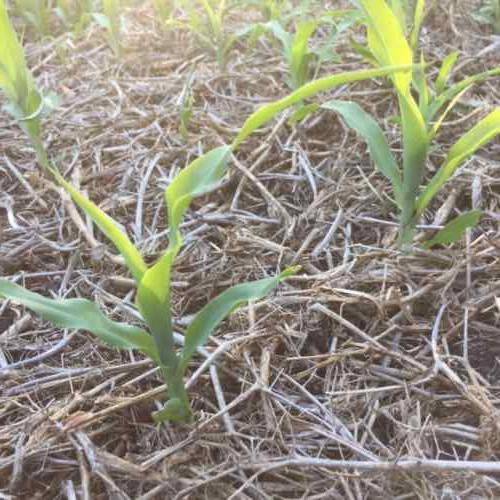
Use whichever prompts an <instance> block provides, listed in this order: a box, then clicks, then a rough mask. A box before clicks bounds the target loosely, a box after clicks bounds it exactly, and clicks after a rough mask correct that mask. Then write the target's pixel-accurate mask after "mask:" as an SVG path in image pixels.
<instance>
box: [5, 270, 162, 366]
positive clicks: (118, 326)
mask: <svg viewBox="0 0 500 500" xmlns="http://www.w3.org/2000/svg"><path fill="white" fill-rule="evenodd" d="M0 297H2V298H4V299H9V300H12V301H14V302H17V303H19V304H22V305H23V306H25V307H27V308H28V309H31V310H32V311H34V312H35V313H37V314H39V315H40V316H41V317H42V318H43V319H45V320H47V321H50V322H52V323H53V324H54V325H55V326H57V327H59V328H69V329H73V330H86V331H89V332H91V333H93V334H94V335H96V336H97V337H99V338H100V339H101V340H103V341H104V342H106V343H107V344H109V345H110V346H113V347H118V348H120V349H138V350H139V351H142V352H143V353H144V354H147V355H148V356H150V357H151V358H152V359H153V360H155V361H158V353H157V350H156V347H155V344H154V341H153V338H152V337H151V335H149V334H148V333H147V332H145V331H144V330H141V329H140V328H137V327H134V326H131V325H126V324H123V323H117V322H115V321H111V320H110V319H109V318H107V317H106V316H104V315H103V314H102V312H101V311H100V310H99V308H98V307H97V306H96V304H94V303H93V302H91V301H89V300H86V299H57V300H54V299H49V298H47V297H43V296H42V295H39V294H37V293H33V292H30V291H28V290H26V289H24V288H23V287H21V286H19V285H16V284H15V283H11V282H10V281H8V280H5V279H0Z"/></svg>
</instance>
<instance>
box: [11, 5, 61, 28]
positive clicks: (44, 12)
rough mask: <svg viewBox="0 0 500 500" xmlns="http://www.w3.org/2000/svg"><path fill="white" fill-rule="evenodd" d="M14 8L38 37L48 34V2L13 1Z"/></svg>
mask: <svg viewBox="0 0 500 500" xmlns="http://www.w3.org/2000/svg"><path fill="white" fill-rule="evenodd" d="M14 6H15V9H16V12H17V14H19V15H20V16H21V17H22V18H23V19H24V20H25V21H26V22H27V23H28V24H29V25H31V26H32V27H33V28H34V29H35V30H36V32H37V33H38V34H39V35H40V36H46V35H49V34H50V15H51V10H52V9H51V2H50V0H15V1H14Z"/></svg>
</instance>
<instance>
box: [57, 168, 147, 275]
mask: <svg viewBox="0 0 500 500" xmlns="http://www.w3.org/2000/svg"><path fill="white" fill-rule="evenodd" d="M51 172H52V174H53V175H54V177H55V178H56V180H57V182H58V183H59V184H60V185H61V186H62V187H63V188H64V189H65V190H66V191H67V192H68V193H69V194H70V195H71V198H73V200H74V202H75V203H76V204H77V205H78V206H79V207H80V208H81V209H82V210H83V211H84V212H85V213H86V214H88V216H89V217H90V218H91V219H92V220H93V221H94V222H95V224H96V225H97V226H98V227H99V229H100V230H101V231H102V232H103V233H104V234H105V235H106V236H107V237H108V238H109V239H110V240H111V241H112V242H113V244H114V245H115V247H116V248H117V249H118V251H119V252H120V253H121V255H122V256H123V258H124V259H125V262H126V264H127V267H128V268H129V269H130V272H131V273H132V275H133V276H134V278H135V280H136V281H137V282H138V283H139V282H140V281H141V278H142V275H143V274H144V272H145V271H146V269H147V266H146V264H145V262H144V260H143V259H142V257H141V254H140V252H139V250H138V249H137V248H136V247H135V246H134V244H133V243H132V242H131V241H130V239H129V238H128V236H127V235H126V234H125V233H124V232H123V231H122V230H121V229H120V227H119V226H118V224H117V223H116V221H114V220H113V219H112V218H111V217H110V216H109V215H107V214H106V213H105V212H103V211H102V210H101V209H100V208H99V207H98V206H97V205H96V204H95V203H93V202H92V201H90V200H89V199H88V198H87V197H85V196H84V195H83V194H82V193H80V191H78V189H76V188H75V187H74V186H72V185H71V184H70V183H69V182H67V181H66V180H65V179H64V177H62V175H61V174H59V172H57V171H56V170H55V169H51Z"/></svg>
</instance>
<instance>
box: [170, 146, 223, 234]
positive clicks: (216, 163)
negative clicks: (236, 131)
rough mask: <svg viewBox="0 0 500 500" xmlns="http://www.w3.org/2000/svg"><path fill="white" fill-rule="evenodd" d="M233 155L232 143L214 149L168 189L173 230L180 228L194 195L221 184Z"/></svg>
mask: <svg viewBox="0 0 500 500" xmlns="http://www.w3.org/2000/svg"><path fill="white" fill-rule="evenodd" d="M230 154H231V148H230V147H229V146H221V147H219V148H216V149H213V150H212V151H209V152H208V153H206V154H204V155H203V156H200V157H199V158H197V159H196V160H194V161H193V162H192V163H191V164H190V165H189V166H188V167H186V168H185V169H184V170H182V171H181V172H180V173H179V174H178V175H177V176H176V177H175V179H174V180H173V181H172V183H171V184H170V186H169V187H168V188H167V190H166V192H165V200H166V203H167V207H168V221H169V225H170V230H171V232H172V231H173V232H175V231H177V229H178V227H179V225H180V223H181V221H182V218H183V217H184V214H185V213H186V210H187V209H188V207H189V205H190V204H191V202H192V200H193V198H195V197H196V196H201V195H203V194H206V193H208V192H210V191H212V190H213V189H215V188H216V187H217V186H218V185H219V184H220V182H221V181H222V179H223V177H224V176H225V175H226V172H227V168H228V160H229V157H230ZM171 236H175V235H172V234H171Z"/></svg>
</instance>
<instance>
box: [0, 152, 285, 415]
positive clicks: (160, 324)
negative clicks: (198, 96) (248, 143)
mask: <svg viewBox="0 0 500 500" xmlns="http://www.w3.org/2000/svg"><path fill="white" fill-rule="evenodd" d="M230 155H231V148H230V147H229V146H222V147H220V148H217V149H214V150H212V151H210V152H209V153H207V154H205V155H204V156H202V157H200V158H198V159H197V160H195V161H194V162H192V163H191V164H190V165H189V166H188V167H186V168H185V169H184V170H182V171H181V172H180V173H179V174H178V175H177V176H176V177H175V179H174V180H173V181H172V183H171V184H170V185H169V187H168V188H167V190H166V191H165V202H166V206H167V211H168V219H169V224H170V226H169V231H170V233H169V245H168V248H167V249H166V251H165V253H164V254H163V256H162V257H161V258H160V259H159V260H158V261H157V262H156V263H155V264H154V265H152V266H148V265H147V264H146V263H145V261H144V259H143V258H142V256H141V254H140V252H139V250H138V249H137V247H136V246H134V244H133V243H132V242H131V241H130V239H129V238H128V236H127V235H126V234H125V232H123V230H122V229H121V228H120V226H119V225H118V224H117V223H116V222H115V221H114V220H113V219H112V218H111V217H109V216H108V215H107V214H105V213H104V212H103V211H102V210H101V209H100V208H99V207H97V205H95V204H94V203H92V202H91V201H90V200H88V199H87V198H85V197H84V196H83V195H82V194H81V193H80V192H79V191H78V190H77V189H75V188H74V187H73V186H72V185H71V184H70V183H68V182H66V181H65V180H64V179H63V178H62V176H61V175H60V174H59V173H58V172H57V171H56V170H55V169H54V168H53V167H51V166H50V165H47V166H46V167H47V168H48V169H50V171H51V173H52V174H53V175H54V177H55V178H56V179H57V181H58V182H59V184H60V185H61V186H63V187H64V188H65V189H66V190H67V191H68V192H69V194H70V195H71V196H72V198H73V200H74V201H75V202H76V203H77V204H78V205H79V206H80V208H81V209H83V210H84V211H85V212H86V213H87V214H88V215H89V216H90V217H91V218H92V220H93V221H94V222H95V223H96V225H97V226H98V227H99V228H100V229H101V231H102V232H103V233H104V234H105V235H106V236H107V237H108V238H109V240H111V242H112V243H113V244H114V245H115V246H116V248H117V249H118V251H119V252H120V253H121V255H122V256H123V258H124V260H125V263H126V264H127V267H128V269H129V270H130V272H131V274H132V276H133V277H134V279H135V281H136V284H137V298H136V302H137V307H138V309H139V311H140V313H141V315H142V318H143V319H144V323H145V325H146V326H147V330H146V329H144V328H140V327H136V326H132V325H127V324H124V323H118V322H115V321H112V320H111V319H109V318H107V317H106V316H105V315H104V314H103V313H102V312H101V311H100V310H99V308H98V307H97V305H96V304H94V303H93V302H91V301H89V300H86V299H60V300H54V299H49V298H46V297H44V296H42V295H39V294H37V293H33V292H30V291H28V290H26V289H24V288H23V287H21V286H18V285H16V284H14V283H12V282H10V281H8V280H5V279H0V297H2V298H4V299H9V300H12V301H14V302H17V303H20V304H22V305H24V306H25V307H27V308H29V309H31V310H32V311H34V312H35V313H37V314H38V315H40V316H41V317H42V318H43V319H45V320H48V321H51V322H52V323H53V324H54V325H56V326H58V327H60V328H69V329H79V330H86V331H89V332H91V333H93V334H94V335H96V336H97V337H99V338H100V339H101V340H102V341H104V342H105V343H107V344H108V345H110V346H112V347H118V348H120V349H136V350H138V351H140V352H142V353H144V354H145V355H147V356H149V357H150V358H151V359H153V360H154V361H155V363H156V364H157V365H158V366H159V368H160V370H161V373H162V374H163V377H164V378H165V381H166V383H167V386H168V402H167V403H166V405H165V408H164V409H162V410H161V411H159V412H156V413H155V414H154V415H153V416H154V418H155V420H156V421H164V420H172V421H183V422H187V421H189V420H190V419H191V409H190V404H189V398H188V395H187V391H186V388H185V386H184V381H183V377H184V374H185V372H186V369H187V367H188V364H189V362H190V360H191V358H192V357H193V355H194V354H196V351H197V349H198V348H199V347H200V346H202V345H203V344H204V343H205V342H206V341H207V340H208V338H209V337H210V335H211V334H212V333H213V331H214V330H215V329H216V328H217V326H218V325H219V324H220V323H221V321H222V320H224V319H225V318H226V317H227V316H228V315H229V314H231V313H232V312H233V311H234V310H235V309H237V308H238V307H239V306H241V305H243V304H245V303H247V302H249V301H255V300H260V299H262V298H263V297H265V296H266V295H268V294H269V293H270V292H271V291H272V290H273V289H274V288H275V287H276V286H277V285H278V284H279V283H280V281H282V280H284V279H286V278H287V277H288V276H290V275H291V274H293V273H294V270H293V269H288V270H286V271H285V272H283V273H281V274H280V275H279V276H276V277H272V278H265V279H261V280H258V281H252V282H248V283H243V284H239V285H236V286H233V287H231V288H229V289H227V290H226V291H224V292H222V293H221V294H220V295H219V296H218V297H216V298H214V299H213V300H212V301H210V302H209V303H208V304H207V305H206V306H205V307H203V308H202V309H201V310H200V311H199V312H198V313H197V314H196V315H195V317H194V319H193V320H192V321H191V323H190V324H189V326H188V328H187V330H186V332H185V335H184V346H183V348H182V350H181V352H180V353H177V351H176V349H175V344H174V327H173V323H172V315H173V314H172V305H171V295H172V290H171V276H172V268H173V266H174V262H175V258H176V257H177V255H178V254H179V252H180V250H181V249H182V246H183V244H184V241H183V238H182V234H181V231H180V226H181V224H182V221H183V218H184V215H185V214H186V211H187V210H188V208H189V206H190V204H191V202H192V200H193V199H194V198H195V197H198V196H201V195H203V194H206V193H208V192H209V191H211V190H213V189H214V188H215V187H216V186H217V185H218V184H219V183H220V182H221V180H222V179H223V177H224V176H225V174H226V170H227V164H228V159H229V157H230Z"/></svg>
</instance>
